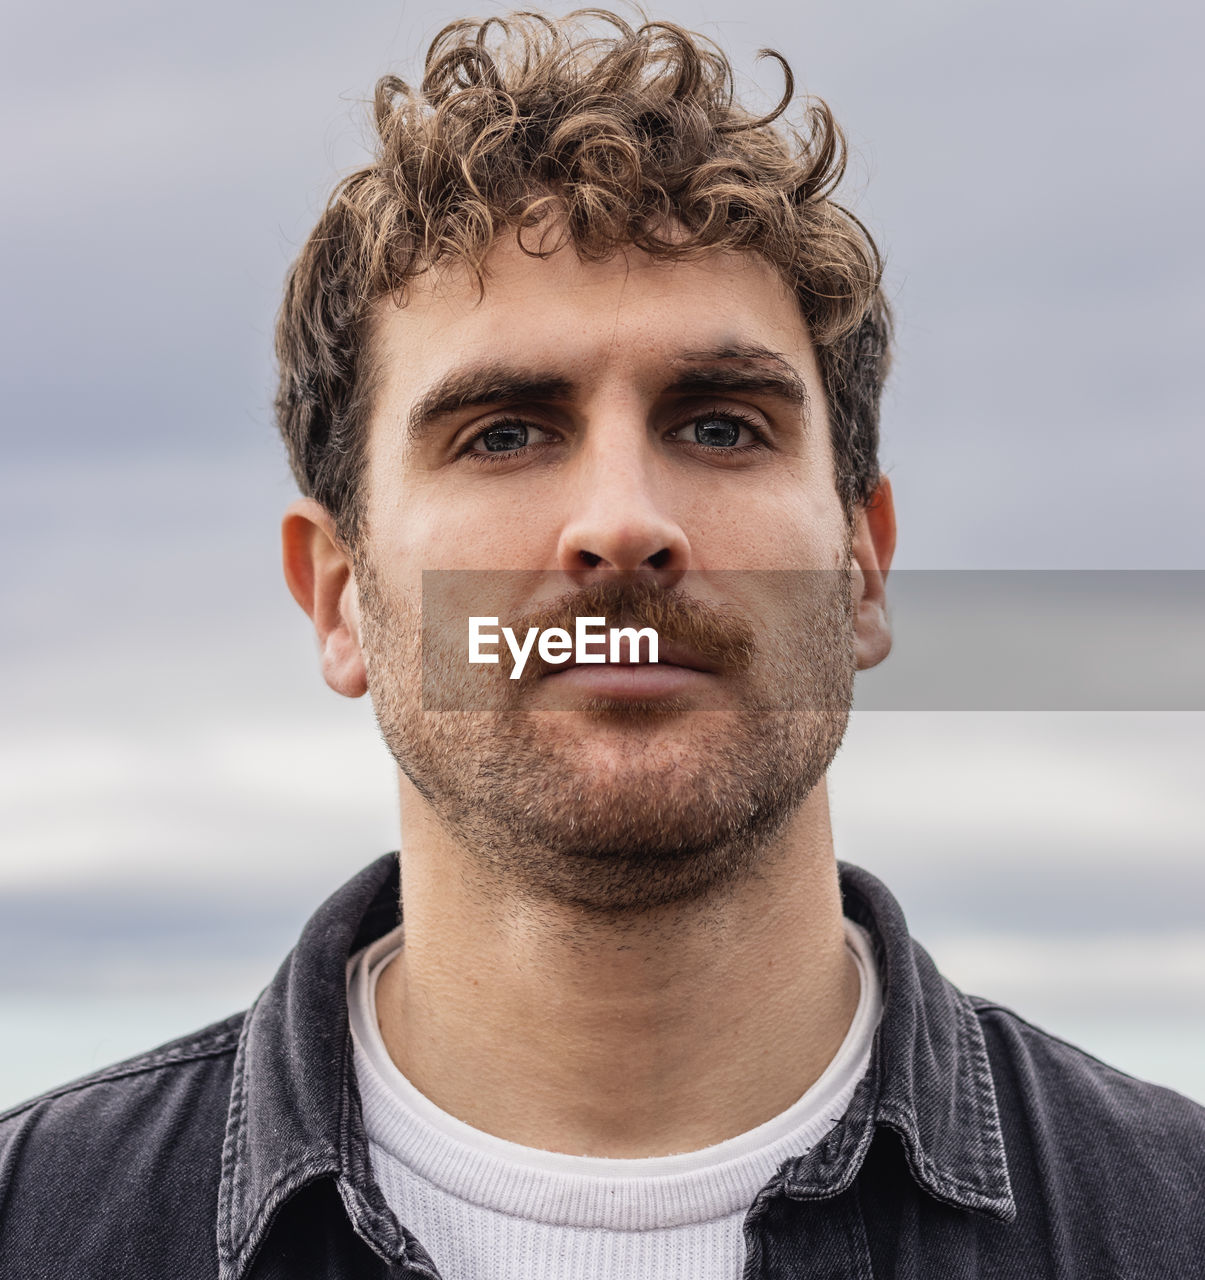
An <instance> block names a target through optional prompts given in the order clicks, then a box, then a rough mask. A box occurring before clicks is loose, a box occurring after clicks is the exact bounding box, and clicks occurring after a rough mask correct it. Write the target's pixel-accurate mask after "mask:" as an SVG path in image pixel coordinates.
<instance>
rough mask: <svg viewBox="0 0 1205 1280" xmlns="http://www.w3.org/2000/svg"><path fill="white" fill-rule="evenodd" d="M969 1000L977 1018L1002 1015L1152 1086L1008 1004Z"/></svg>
mask: <svg viewBox="0 0 1205 1280" xmlns="http://www.w3.org/2000/svg"><path fill="white" fill-rule="evenodd" d="M967 999H968V1000H970V1001H971V1007H972V1008H973V1009H974V1010H975V1013H976V1016H978V1015H979V1014H981V1013H1002V1014H1004V1016H1005V1017H1006V1018H1011V1019H1012V1021H1013V1022H1019V1023H1020V1024H1021V1026H1023V1027H1027V1028H1028V1029H1029V1030H1030V1031H1032V1032H1033V1033H1034V1034H1035V1035H1037V1036H1041V1038H1042V1039H1043V1040H1050V1041H1052V1042H1053V1043H1054V1044H1061V1045H1062V1046H1063V1048H1064V1049H1070V1050H1071V1051H1072V1052H1073V1053H1075V1054H1077V1055H1078V1056H1079V1057H1081V1058H1087V1059H1088V1061H1089V1062H1095V1063H1096V1065H1097V1066H1098V1067H1104V1068H1105V1069H1106V1070H1107V1071H1111V1072H1112V1073H1113V1074H1114V1075H1115V1076H1121V1077H1122V1078H1123V1079H1125V1080H1132V1081H1134V1083H1135V1084H1144V1085H1148V1086H1149V1085H1151V1084H1152V1082H1151V1081H1148V1080H1143V1079H1142V1078H1141V1077H1140V1076H1134V1075H1131V1074H1130V1073H1129V1072H1128V1071H1123V1070H1122V1069H1121V1068H1120V1067H1116V1066H1114V1065H1113V1063H1111V1062H1106V1061H1105V1060H1104V1059H1103V1058H1098V1057H1097V1056H1096V1054H1094V1053H1089V1052H1088V1050H1087V1049H1084V1048H1082V1047H1081V1046H1080V1045H1078V1044H1072V1042H1071V1041H1070V1040H1064V1039H1063V1037H1062V1036H1060V1035H1056V1034H1055V1033H1054V1032H1053V1031H1047V1030H1046V1028H1045V1027H1039V1026H1037V1025H1036V1023H1033V1022H1030V1021H1029V1019H1028V1018H1026V1017H1023V1016H1022V1015H1021V1014H1019V1013H1018V1012H1017V1011H1016V1010H1015V1009H1010V1008H1009V1007H1008V1005H1006V1004H997V1003H996V1002H995V1001H994V1000H987V999H985V998H984V997H983V996H968V997H967ZM1154 1087H1155V1088H1163V1087H1164V1086H1162V1085H1155V1086H1154ZM1173 1092H1174V1090H1173Z"/></svg>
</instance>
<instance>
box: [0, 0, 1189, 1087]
mask: <svg viewBox="0 0 1205 1280" xmlns="http://www.w3.org/2000/svg"><path fill="white" fill-rule="evenodd" d="M562 7H568V6H556V5H554V6H552V8H554V9H556V10H558V11H559V10H560V9H561V8H562ZM469 12H474V11H473V10H465V9H462V8H460V7H459V6H455V5H452V4H451V3H449V0H437V2H436V3H434V4H431V3H427V4H424V5H422V6H419V5H417V4H414V3H399V2H398V0H389V2H388V3H386V2H384V0H344V2H343V3H341V4H340V5H339V6H337V7H336V6H334V5H332V4H317V3H312V2H311V0H291V2H290V3H288V4H285V3H281V2H279V0H267V2H260V3H252V4H249V5H248V4H243V3H239V4H236V3H234V0H210V3H208V4H206V5H203V6H201V5H193V6H186V5H180V4H166V3H163V2H162V0H158V2H155V0H129V2H128V3H122V2H121V0H95V2H94V3H91V4H87V5H85V4H83V3H80V0H44V2H43V3H41V4H38V5H36V6H35V5H33V4H29V3H27V4H26V5H24V6H23V8H21V9H16V10H10V17H9V19H8V21H7V23H6V26H7V29H8V31H9V37H8V39H7V40H6V42H5V52H4V53H3V55H2V56H3V60H4V73H3V75H2V76H0V97H2V98H3V101H4V112H3V121H4V123H3V128H4V137H3V153H2V154H3V165H4V170H5V177H6V182H5V189H6V190H7V191H8V193H9V194H8V196H7V197H6V198H5V200H4V202H3V204H2V205H0V228H2V233H0V256H2V259H3V262H2V271H3V281H4V289H5V294H6V297H5V304H4V306H3V309H2V311H0V325H2V326H3V344H2V348H0V349H2V352H3V356H2V368H0V379H2V386H0V406H2V408H0V415H2V420H3V433H4V442H3V468H2V478H0V532H2V536H3V547H4V550H5V553H6V554H5V556H4V571H3V574H2V575H0V600H2V602H3V615H2V616H3V619H4V628H3V631H2V632H0V1043H2V1044H3V1045H4V1051H3V1053H0V1107H3V1106H6V1105H8V1104H10V1103H15V1102H17V1101H19V1100H20V1099H21V1098H23V1097H25V1096H28V1095H30V1094H32V1093H34V1092H37V1091H40V1090H42V1089H44V1088H47V1087H49V1086H51V1085H53V1084H55V1083H58V1082H59V1081H61V1080H64V1079H67V1078H69V1077H71V1076H74V1075H78V1074H81V1073H83V1072H86V1071H88V1070H91V1069H93V1068H95V1067H98V1066H101V1065H104V1064H105V1063H107V1062H109V1061H112V1060H114V1059H116V1058H118V1057H121V1056H125V1055H127V1054H130V1053H133V1052H136V1051H139V1050H141V1049H144V1048H146V1047H149V1046H150V1045H151V1044H153V1043H155V1042H158V1041H161V1040H164V1039H167V1038H169V1037H171V1036H174V1035H177V1034H182V1033H184V1032H187V1031H189V1030H191V1029H193V1028H194V1027H196V1026H198V1025H199V1024H201V1023H203V1022H207V1021H210V1020H212V1019H214V1018H218V1017H221V1016H224V1015H225V1014H227V1013H230V1012H233V1011H234V1010H236V1009H238V1008H241V1007H244V1006H245V1005H246V1004H247V1003H248V1002H249V1001H250V1000H252V999H253V998H254V996H255V995H256V993H257V992H258V991H259V990H260V988H262V986H263V985H264V984H265V983H266V982H267V981H268V979H269V978H270V977H271V974H272V973H273V971H274V970H275V968H276V966H277V964H278V963H279V962H280V960H281V959H282V957H283V956H284V954H285V952H286V950H287V949H288V947H289V946H290V945H291V943H292V941H293V939H294V938H295V937H296V934H297V932H298V930H299V929H300V927H301V925H302V923H303V922H304V920H305V919H306V917H307V916H308V915H309V914H310V912H311V911H312V910H313V909H314V907H315V906H316V905H317V904H318V903H319V902H320V901H321V900H322V899H323V898H324V897H325V896H326V895H327V894H328V893H330V892H331V891H332V890H333V889H334V888H335V887H337V886H338V885H339V884H340V883H342V882H343V881H344V880H345V879H346V878H347V877H349V876H350V875H351V874H353V873H354V872H355V871H356V870H357V869H359V868H360V867H361V866H362V865H364V864H365V863H367V862H368V861H370V860H371V859H372V858H374V857H376V856H377V855H378V854H380V853H383V852H385V851H387V850H390V849H394V848H396V846H397V840H398V834H397V818H396V811H395V804H396V802H395V796H394V787H393V770H392V764H391V762H390V761H389V759H388V757H387V755H386V753H385V750H384V748H383V747H382V745H381V743H380V741H379V737H378V735H377V733H376V728H375V725H374V723H373V720H372V716H371V708H370V707H369V706H368V704H367V701H366V700H365V701H361V702H357V703H351V702H346V701H344V700H341V699H340V698H338V697H337V696H336V695H334V694H333V693H331V692H330V691H329V690H327V688H326V686H325V685H324V684H323V683H322V680H321V678H320V676H319V673H318V667H317V662H316V655H315V648H314V642H313V639H312V636H311V633H310V631H309V628H308V624H307V622H306V620H305V619H304V617H303V616H302V614H301V613H300V611H298V610H297V608H296V606H295V605H294V604H293V602H292V600H291V598H290V597H289V595H288V593H287V591H286V589H285V587H284V584H283V580H282V578H281V575H280V570H279V552H278V526H279V517H280V513H281V511H282V510H283V508H284V506H285V505H286V503H287V502H288V501H289V499H290V498H291V497H292V496H293V493H294V489H293V486H292V482H291V479H290V477H289V474H288V471H287V467H286V465H285V462H284V455H283V451H282V449H281V447H280V445H279V443H278V441H277V439H276V437H275V434H274V427H273V424H272V419H271V412H270V403H271V397H272V379H273V373H272V364H271V330H272V323H273V315H274V311H275V308H276V305H277V302H278V298H279V291H280V286H281V281H282V278H283V275H284V272H285V270H286V268H287V266H288V264H289V262H290V261H291V259H292V258H293V256H294V254H295V253H296V251H297V249H298V247H299V246H300V244H301V242H302V240H303V239H304V237H305V235H306V233H307V232H308V230H309V228H310V226H311V225H312V223H313V221H314V219H315V217H316V216H317V213H318V211H319V210H320V208H321V206H322V204H323V203H324V201H325V198H326V195H327V193H328V192H329V190H330V188H331V186H332V185H333V184H334V182H335V181H336V180H337V179H338V178H339V177H340V176H341V175H342V174H344V173H345V172H347V171H348V170H349V169H351V168H353V167H355V166H356V165H357V164H358V163H359V162H360V161H361V159H362V157H363V156H364V153H365V151H364V149H365V145H366V140H367V138H368V126H367V119H368V113H367V109H366V105H365V104H366V101H367V100H368V99H369V97H370V96H371V90H372V86H373V83H374V80H375V79H376V77H377V76H378V75H380V74H382V73H384V72H386V71H388V70H401V72H402V73H403V74H406V73H407V72H412V71H413V70H414V69H415V67H416V62H417V61H418V60H420V59H421V52H422V51H423V50H424V49H425V47H426V44H427V42H428V41H429V40H430V38H431V37H432V36H433V35H434V33H435V32H436V31H437V30H438V28H439V27H440V26H441V25H442V24H443V22H444V21H446V20H448V19H450V18H453V17H457V16H462V15H463V14H465V13H469ZM475 12H477V13H479V14H481V15H482V16H486V15H489V14H492V13H499V12H502V9H501V8H500V7H494V6H489V7H486V8H483V9H479V10H476V11H475ZM654 13H655V16H664V17H669V18H673V19H675V20H678V21H680V22H683V23H686V24H687V25H690V26H693V27H695V28H696V29H699V30H702V31H703V32H705V33H706V34H708V35H710V36H712V37H713V38H715V39H716V40H718V41H719V42H720V43H721V44H722V45H723V46H724V48H725V49H726V50H728V51H729V53H730V54H731V55H732V56H733V57H734V59H735V61H736V63H737V66H738V68H739V70H740V73H741V76H742V80H743V83H744V84H745V90H746V92H747V93H748V95H749V97H750V98H751V99H752V101H753V102H754V103H757V102H766V103H769V102H772V101H774V100H775V99H776V98H777V96H778V93H779V87H780V81H779V78H778V77H777V76H776V74H775V70H774V67H773V66H772V64H762V65H761V66H758V64H757V63H756V60H755V53H756V50H757V49H758V48H760V47H762V46H764V45H771V46H774V47H775V48H777V49H779V50H781V51H782V52H783V53H785V54H786V55H787V57H788V58H789V59H790V61H791V62H792V64H793V66H794V68H795V70H796V73H797V77H798V81H799V84H800V87H801V89H803V90H806V91H808V92H812V93H816V94H820V95H822V96H824V97H825V98H827V99H828V100H829V101H830V102H831V104H832V105H833V107H834V110H835V111H836V113H837V116H838V118H839V119H840V120H841V121H842V123H843V124H844V126H845V127H846V129H847V131H848V134H849V138H850V141H851V145H852V149H853V153H854V155H853V162H852V164H851V168H850V178H849V183H848V185H847V189H846V199H847V201H848V202H849V203H850V204H851V205H852V206H853V207H854V208H855V209H856V211H857V212H858V213H859V215H860V216H861V217H862V218H863V219H864V220H865V221H866V222H867V223H868V224H869V225H870V227H871V228H872V229H873V231H874V232H875V234H876V235H877V236H878V238H879V240H880V244H881V245H882V246H883V247H884V248H885V250H886V253H887V257H888V264H889V265H888V277H887V279H888V287H889V291H890V293H891V296H892V298H893V299H894V303H895V306H896V309H897V313H898V321H899V355H898V363H897V368H896V372H895V374H894V375H893V379H892V382H891V385H890V390H889V393H888V396H887V402H886V406H885V411H884V444H883V451H882V458H883V462H884V465H885V469H886V471H887V473H888V474H889V475H890V476H891V478H892V480H893V483H894V487H895V494H896V502H897V509H898V514H899V520H900V542H899V549H898V553H897V560H896V566H897V568H900V569H1004V568H1007V569H1035V570H1037V569H1085V570H1090V569H1126V570H1142V569H1205V532H1203V523H1202V519H1201V500H1200V495H1199V485H1200V475H1201V468H1202V464H1203V463H1205V444H1203V443H1202V441H1203V436H1202V432H1201V425H1202V424H1201V409H1200V402H1201V395H1200V389H1199V366H1200V356H1199V350H1200V345H1201V340H1202V336H1203V329H1205V326H1203V323H1202V320H1203V315H1202V311H1203V306H1205V304H1203V301H1202V300H1203V299H1205V280H1203V278H1202V277H1203V275H1205V272H1203V265H1205V250H1203V248H1202V244H1203V241H1202V237H1201V235H1200V227H1201V226H1202V225H1203V224H1205V209H1203V207H1202V206H1203V204H1205V200H1203V198H1202V197H1203V193H1205V181H1203V179H1202V176H1201V170H1200V164H1199V157H1200V154H1201V149H1202V147H1201V144H1202V139H1201V123H1200V122H1201V121H1202V119H1205V111H1203V107H1205V102H1203V101H1202V99H1203V97H1205V89H1203V85H1205V81H1203V79H1202V77H1201V76H1200V73H1199V49H1200V44H1201V33H1202V19H1201V16H1200V13H1199V11H1198V10H1197V8H1196V7H1195V6H1189V5H1188V4H1187V3H1177V2H1176V0H1151V2H1150V3H1149V4H1147V5H1145V6H1143V8H1142V9H1141V11H1139V10H1138V9H1137V8H1136V7H1135V6H1134V5H1132V4H1127V5H1123V4H1119V3H1113V2H1111V0H1092V2H1091V3H1089V2H1088V0H1082V2H1078V3H1073V2H1072V0H1041V2H1039V0H1007V3H1005V2H1004V0H993V2H983V3H975V2H974V0H957V2H955V0H903V2H900V0H893V2H889V0H803V2H802V3H791V4H786V3H782V0H745V2H744V3H742V4H740V5H739V6H737V5H720V4H715V3H711V2H710V0H706V2H704V0H691V2H689V3H687V2H686V0H668V2H667V3H665V4H663V5H661V6H659V7H658V8H656V9H655V11H654ZM905 641H906V637H901V643H904V642H905ZM1141 660H1142V661H1155V662H1157V661H1159V655H1158V654H1157V653H1156V654H1151V655H1143V657H1142V659H1141ZM1203 747H1205V716H1203V715H1202V714H1201V713H1200V712H1193V711H1180V712H1177V711H1160V712H1143V711H1124V712H1120V711H1096V712H1088V711H1080V712H1053V711H1045V712H1043V711H1033V712H999V711H997V712H990V713H988V712H975V711H962V712H948V711H942V712H937V711H924V710H920V711H895V712H891V711H856V712H855V714H854V718H853V722H852V724H851V727H850V731H849V734H848V737H847V740H846V743H845V745H844V747H843V748H842V751H841V753H840V755H839V756H838V759H837V761H836V763H835V765H834V767H833V770H832V773H831V788H832V796H833V804H834V810H835V817H834V821H835V837H836V847H837V852H838V856H840V857H842V858H845V859H848V860H851V861H854V862H858V863H861V864H862V865H864V866H866V867H867V868H869V869H870V870H872V871H874V872H876V873H877V874H879V875H880V876H882V877H883V878H884V879H885V880H886V881H887V883H888V884H889V885H890V887H891V888H892V889H893V891H894V892H895V893H896V895H897V896H898V897H899V898H900V900H901V901H902V903H903V906H904V908H905V911H906V912H907V913H908V916H909V920H910V923H911V925H912V927H913V931H914V933H916V934H917V935H918V936H919V937H920V938H921V940H922V941H923V942H924V943H925V944H926V945H927V946H928V947H929V949H930V950H931V951H932V953H933V954H934V956H935V957H936V958H937V960H938V962H939V963H940V964H941V966H942V968H943V969H944V970H945V971H946V972H947V973H948V974H949V975H950V976H951V977H952V978H954V979H955V980H956V981H958V982H959V983H961V984H962V985H963V986H965V987H967V988H968V989H970V990H973V991H976V992H980V993H984V994H988V995H990V996H992V997H995V998H997V999H999V1000H1001V1001H1003V1002H1005V1003H1010V1004H1013V1005H1014V1006H1016V1007H1017V1008H1018V1009H1019V1010H1020V1011H1021V1012H1022V1013H1024V1014H1026V1015H1027V1016H1028V1017H1029V1018H1030V1019H1031V1020H1033V1021H1035V1022H1038V1023H1039V1024H1040V1025H1043V1026H1046V1027H1048V1028H1049V1029H1051V1030H1053V1031H1056V1032H1058V1033H1059V1034H1061V1035H1063V1036H1065V1037H1066V1038H1068V1039H1071V1040H1073V1041H1075V1042H1077V1043H1080V1044H1082V1045H1083V1046H1084V1047H1085V1048H1087V1049H1089V1050H1090V1051H1091V1052H1093V1053H1095V1054H1097V1055H1098V1056H1100V1057H1103V1058H1104V1059H1105V1060H1107V1061H1109V1062H1112V1063H1114V1064H1115V1065H1117V1066H1119V1067H1121V1068H1123V1069H1125V1070H1127V1071H1130V1072H1133V1073H1134V1074H1137V1075H1140V1076H1144V1077H1147V1078H1150V1079H1155V1080H1158V1081H1160V1082H1163V1083H1167V1084H1170V1085H1173V1086H1174V1087H1176V1088H1178V1089H1180V1090H1182V1091H1184V1092H1187V1093H1190V1094H1192V1095H1194V1096H1196V1097H1198V1098H1200V1099H1202V1100H1205V892H1203V890H1205V874H1203V872H1202V868H1201V857H1200V851H1201V834H1200V832H1201V828H1202V820H1203V819H1205V799H1203V798H1202V793H1201V788H1200V774H1201V763H1202V759H1203V757H1205V752H1203Z"/></svg>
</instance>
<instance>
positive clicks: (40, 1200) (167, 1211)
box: [0, 1014, 245, 1278]
mask: <svg viewBox="0 0 1205 1280" xmlns="http://www.w3.org/2000/svg"><path fill="white" fill-rule="evenodd" d="M244 1016H245V1015H243V1014H237V1015H235V1016H234V1017H232V1018H228V1019H226V1020H225V1021H223V1022H219V1023H215V1024H213V1025H212V1026H209V1027H206V1028H204V1029H203V1030H201V1031H198V1032H195V1033H194V1034H192V1035H189V1036H185V1037H182V1038H181V1039H179V1040H174V1041H172V1042H171V1043H169V1044H165V1045H162V1046H160V1047H159V1048H157V1049H154V1050H152V1051H151V1052H149V1053H145V1054H142V1055H140V1056H139V1057H136V1058H130V1059H128V1060H126V1061H125V1062H120V1063H117V1064H115V1065H114V1066H111V1067H106V1068H105V1069H104V1070H102V1071H97V1072H95V1073H93V1074H92V1075H89V1076H85V1077H84V1078H82V1079H80V1080H76V1081H73V1082H71V1083H70V1084H66V1085H62V1086H61V1087H59V1088H56V1089H52V1090H50V1091H49V1092H47V1093H44V1094H42V1095H41V1096H39V1097H37V1098H33V1099H31V1100H30V1101H28V1102H25V1103H23V1104H21V1105H20V1106H18V1107H14V1108H13V1109H12V1110H10V1111H7V1112H5V1113H3V1114H0V1274H3V1275H4V1276H6V1277H7V1276H13V1277H22V1278H24V1277H26V1276H29V1277H33V1276H42V1275H48V1276H49V1275H52V1274H60V1275H61V1274H67V1273H68V1272H66V1271H63V1270H59V1269H58V1268H61V1267H63V1266H66V1267H68V1268H69V1272H70V1274H73V1275H77V1276H91V1275H97V1276H101V1275H106V1274H110V1275H116V1274H122V1273H123V1268H126V1267H128V1266H129V1265H130V1256H131V1251H132V1250H133V1251H134V1252H137V1253H142V1252H143V1251H144V1249H145V1251H146V1254H147V1256H158V1257H159V1258H160V1259H162V1258H164V1257H184V1256H186V1255H187V1254H191V1255H192V1258H193V1262H194V1263H195V1262H196V1261H198V1260H199V1257H204V1256H206V1255H207V1256H208V1257H209V1258H210V1259H215V1245H214V1238H215V1234H216V1232H215V1223H216V1213H217V1195H218V1184H219V1181H220V1176H221V1160H222V1142H223V1138H224V1133H225V1125H226V1115H227V1112H228V1109H229V1105H230V1089H231V1082H232V1078H233V1067H234V1057H235V1053H236V1050H237V1048H238V1040H239V1034H240V1031H241V1028H242V1024H243V1020H244ZM102 1205H103V1207H101V1206H102ZM89 1209H91V1211H89ZM49 1221H53V1222H54V1223H55V1224H56V1226H55V1229H54V1230H53V1231H51V1230H48V1229H47V1223H48V1222H49ZM198 1251H200V1253H199V1254H198ZM213 1268H214V1269H216V1259H215V1260H214V1262H213ZM178 1274H180V1275H181V1276H184V1275H191V1274H193V1271H192V1270H191V1269H189V1268H186V1267H182V1268H181V1270H180V1272H179V1273H178ZM197 1274H205V1272H204V1271H198V1272H197Z"/></svg>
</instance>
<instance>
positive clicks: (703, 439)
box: [695, 417, 741, 448]
mask: <svg viewBox="0 0 1205 1280" xmlns="http://www.w3.org/2000/svg"><path fill="white" fill-rule="evenodd" d="M740 437H741V424H740V423H739V422H734V421H733V420H732V419H731V418H718V417H717V418H700V419H699V420H698V421H697V422H696V423H695V439H696V440H697V441H698V443H699V444H706V445H715V446H719V447H720V448H730V447H731V446H732V445H734V444H736V442H737V441H738V440H739V439H740Z"/></svg>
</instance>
